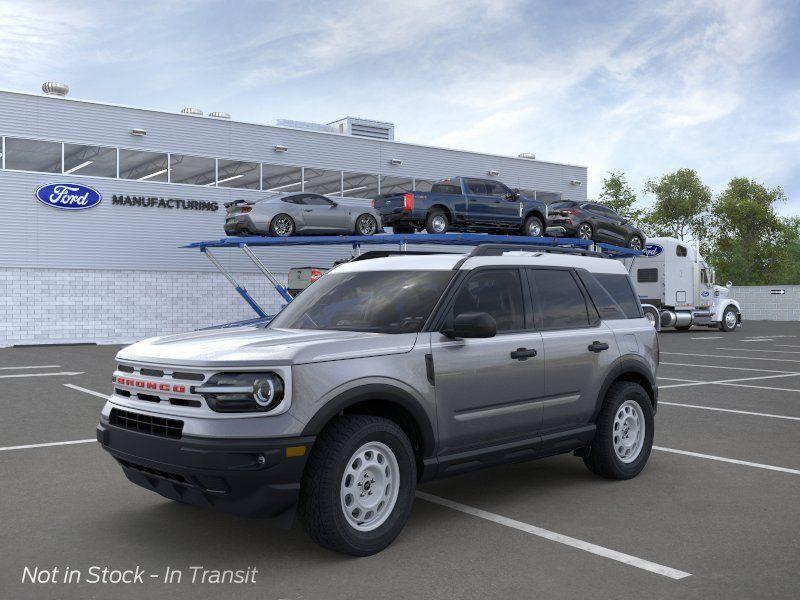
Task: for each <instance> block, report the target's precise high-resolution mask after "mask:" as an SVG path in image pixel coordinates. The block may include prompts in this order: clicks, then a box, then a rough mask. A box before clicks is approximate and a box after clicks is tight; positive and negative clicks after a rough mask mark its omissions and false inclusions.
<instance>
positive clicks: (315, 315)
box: [269, 271, 453, 333]
mask: <svg viewBox="0 0 800 600" xmlns="http://www.w3.org/2000/svg"><path fill="white" fill-rule="evenodd" d="M452 276H453V271H359V272H355V273H346V272H345V273H336V271H333V272H332V273H328V274H327V275H325V276H323V277H322V278H321V279H320V280H319V281H317V282H316V283H314V285H312V286H310V287H309V288H308V289H306V290H305V291H304V292H303V293H302V294H300V295H299V296H297V298H295V299H294V300H293V301H292V302H291V303H290V304H289V305H288V306H287V307H286V308H284V309H283V310H282V311H281V312H280V313H279V314H278V315H277V316H276V317H275V318H274V319H273V320H272V322H271V323H270V324H269V327H270V329H336V330H340V331H370V332H376V333H416V332H418V331H419V330H420V329H422V326H423V325H424V323H425V321H426V320H427V319H428V316H429V315H430V313H431V311H432V310H433V306H434V305H435V304H436V301H437V300H438V299H439V298H440V297H441V295H442V293H443V292H444V288H445V286H446V285H447V282H448V281H450V279H451V278H452Z"/></svg>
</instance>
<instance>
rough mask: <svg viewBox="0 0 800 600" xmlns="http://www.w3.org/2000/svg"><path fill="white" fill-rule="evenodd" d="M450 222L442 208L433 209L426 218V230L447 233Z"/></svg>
mask: <svg viewBox="0 0 800 600" xmlns="http://www.w3.org/2000/svg"><path fill="white" fill-rule="evenodd" d="M449 224H450V223H449V222H448V220H447V215H446V214H444V211H442V210H438V209H437V210H432V211H431V212H429V213H428V218H427V219H425V231H427V232H428V233H447V226H448V225H449Z"/></svg>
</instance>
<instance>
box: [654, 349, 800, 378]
mask: <svg viewBox="0 0 800 600" xmlns="http://www.w3.org/2000/svg"><path fill="white" fill-rule="evenodd" d="M662 354H663V352H662ZM658 364H659V365H669V366H671V367H703V368H704V369H732V370H734V371H758V372H759V373H794V371H776V370H775V369H754V368H752V367H728V366H724V365H694V364H687V363H673V362H660V363H658Z"/></svg>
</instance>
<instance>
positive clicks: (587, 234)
mask: <svg viewBox="0 0 800 600" xmlns="http://www.w3.org/2000/svg"><path fill="white" fill-rule="evenodd" d="M576 235H577V236H578V238H579V239H581V240H591V239H592V238H593V237H594V230H593V229H592V226H591V225H590V224H589V223H581V224H580V225H579V226H578V230H577V232H576Z"/></svg>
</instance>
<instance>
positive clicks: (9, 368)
mask: <svg viewBox="0 0 800 600" xmlns="http://www.w3.org/2000/svg"><path fill="white" fill-rule="evenodd" d="M60 368H61V365H27V366H24V367H0V371H16V370H17V369H60Z"/></svg>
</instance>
